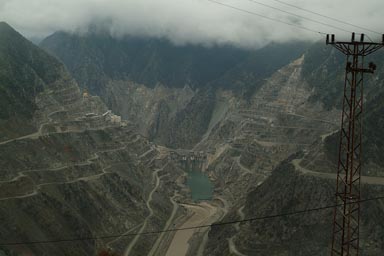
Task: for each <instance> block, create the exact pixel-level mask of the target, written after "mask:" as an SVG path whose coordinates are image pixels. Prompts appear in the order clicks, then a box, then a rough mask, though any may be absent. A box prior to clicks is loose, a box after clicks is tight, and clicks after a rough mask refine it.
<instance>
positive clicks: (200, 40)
mask: <svg viewBox="0 0 384 256" xmlns="http://www.w3.org/2000/svg"><path fill="white" fill-rule="evenodd" d="M213 1H217V2H220V3H223V4H225V5H230V6H233V7H235V8H240V9H242V10H245V11H247V12H250V13H253V14H250V13H246V12H242V11H238V10H235V9H233V8H229V7H227V6H223V5H220V4H217V3H214V2H211V1H209V0H0V17H1V19H3V20H4V21H6V22H8V23H9V24H10V25H11V26H13V27H14V28H15V29H17V30H18V31H20V32H21V33H22V34H24V35H25V36H27V37H45V36H47V35H49V34H51V33H53V32H55V31H57V30H65V31H72V32H86V31H87V30H88V28H89V27H90V26H91V25H94V24H97V25H98V26H102V27H105V28H106V29H108V30H109V31H110V32H111V34H113V35H114V36H117V37H119V36H123V35H137V36H150V37H159V38H167V39H169V40H171V41H172V42H173V43H175V44H187V43H192V44H204V45H213V44H232V45H236V46H239V47H260V46H261V45H264V44H266V43H268V42H271V41H280V42H285V41H291V40H298V39H300V40H320V39H321V38H322V37H323V36H322V35H321V34H318V33H315V32H314V31H318V32H325V33H335V34H337V35H340V36H341V37H347V36H350V35H349V33H348V32H345V31H342V30H346V31H356V32H364V33H367V34H369V36H370V37H371V38H375V39H376V38H379V35H377V34H375V33H372V32H369V31H365V30H363V29H359V28H355V27H352V26H349V25H346V24H342V23H339V22H336V21H334V20H329V19H325V18H323V17H319V16H316V15H314V14H310V13H307V12H303V11H302V10H299V9H297V8H293V7H289V6H287V5H284V4H282V3H281V1H274V0H269V1H267V0H258V1H256V0H255V1H253V0H213ZM282 1H283V0H282ZM284 2H286V3H290V4H293V5H297V6H300V7H302V8H307V9H310V10H312V11H315V12H318V13H321V14H325V15H327V16H331V17H333V18H336V19H338V20H342V21H345V22H349V23H352V24H356V25H359V26H361V27H366V28H369V29H370V30H374V31H379V32H384V29H383V27H382V24H381V23H382V17H384V1H382V0H367V1H349V2H348V7H347V6H346V4H345V1H344V0H323V1H317V0H316V1H315V0H294V1H292V0H284ZM260 3H262V4H264V6H263V5H260ZM265 5H270V6H273V7H275V8H278V9H281V10H284V11H286V12H292V13H295V14H296V15H298V16H305V17H307V18H309V19H313V20H317V21H319V22H321V23H327V24H329V25H332V26H334V27H333V28H332V27H329V26H325V25H321V24H319V23H315V22H313V21H310V20H307V19H303V18H301V17H298V16H292V15H289V14H287V13H284V12H281V11H278V10H276V9H272V8H268V7H266V6H265ZM257 14H259V15H263V16H267V17H270V18H271V19H277V20H280V21H283V22H286V23H290V24H294V25H295V26H290V25H286V24H282V23H279V22H276V21H272V20H268V19H265V18H262V17H260V16H258V15H257ZM298 27H303V28H305V29H300V28H298ZM335 27H339V28H340V29H342V30H339V29H336V28H335ZM310 30H312V31H310Z"/></svg>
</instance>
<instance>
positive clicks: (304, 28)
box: [207, 0, 327, 35]
mask: <svg viewBox="0 0 384 256" xmlns="http://www.w3.org/2000/svg"><path fill="white" fill-rule="evenodd" d="M207 1H209V2H212V3H215V4H218V5H222V6H225V7H227V8H231V9H234V10H237V11H240V12H244V13H248V14H251V15H254V16H258V17H261V18H264V19H268V20H272V21H275V22H279V23H283V24H286V25H289V26H292V27H296V28H299V29H303V30H307V31H310V32H313V33H316V34H322V35H326V34H327V33H324V32H320V31H317V30H314V29H311V28H308V27H304V26H301V25H297V24H295V23H289V22H286V21H283V20H279V19H276V18H273V17H269V16H266V15H263V14H259V13H256V12H253V11H248V10H245V9H241V8H239V7H236V6H233V5H229V4H225V3H222V2H219V1H216V0H207Z"/></svg>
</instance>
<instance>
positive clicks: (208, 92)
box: [41, 32, 306, 148]
mask: <svg viewBox="0 0 384 256" xmlns="http://www.w3.org/2000/svg"><path fill="white" fill-rule="evenodd" d="M41 46H42V47H43V48H44V49H46V50H47V51H48V52H50V53H52V54H53V55H55V56H57V57H58V58H59V59H61V60H62V61H63V62H64V64H65V65H66V66H67V68H68V69H69V71H70V72H71V73H72V75H73V76H74V77H75V78H76V80H77V81H78V82H79V84H80V86H81V87H83V88H88V90H89V91H90V92H91V93H92V94H95V95H99V96H101V98H102V99H103V100H104V101H105V102H106V103H107V105H108V106H109V107H110V108H111V109H112V110H113V111H114V112H116V113H118V114H120V115H122V117H123V118H125V119H127V120H130V121H132V122H134V123H137V124H138V125H139V127H140V131H141V132H142V133H143V135H145V136H147V137H149V138H151V139H153V140H154V141H156V142H158V143H161V144H163V145H166V146H169V147H173V148H179V147H181V148H191V147H192V146H194V145H195V144H196V143H197V142H198V141H199V140H201V136H202V135H203V134H204V133H205V132H206V130H207V128H208V124H209V122H210V120H211V115H212V111H213V105H214V104H215V103H214V98H215V92H216V91H217V90H218V89H220V88H221V89H223V88H226V89H230V90H232V91H233V92H235V93H236V94H237V95H239V96H240V97H241V98H243V97H245V96H249V95H251V94H253V92H254V91H255V90H256V89H257V88H258V86H259V85H260V84H261V83H262V81H263V79H265V78H267V77H269V76H270V75H271V74H272V73H274V72H275V71H276V70H277V69H278V68H280V67H282V66H284V65H286V64H288V63H289V62H290V61H292V60H293V59H295V58H297V57H299V56H300V53H301V52H302V51H303V50H302V47H303V46H304V47H305V46H306V44H305V43H295V44H291V45H285V48H282V47H281V46H280V45H277V44H272V45H270V46H267V47H265V48H263V49H259V50H241V49H236V48H233V47H219V46H214V47H211V48H206V47H203V46H193V45H187V46H174V45H172V44H170V43H169V42H167V41H164V40H156V39H145V38H142V39H137V38H131V37H126V38H121V39H116V38H112V37H111V36H109V35H108V33H90V34H87V35H76V34H68V33H64V32H58V33H55V34H53V35H52V36H50V37H48V38H47V39H45V40H44V41H43V42H42V43H41ZM182 88H184V89H182ZM192 127H193V128H192Z"/></svg>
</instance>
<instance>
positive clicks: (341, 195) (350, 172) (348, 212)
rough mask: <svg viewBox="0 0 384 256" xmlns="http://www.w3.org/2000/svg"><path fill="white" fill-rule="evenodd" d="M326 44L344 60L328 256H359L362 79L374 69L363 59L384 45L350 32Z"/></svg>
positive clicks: (327, 41) (383, 39)
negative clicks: (345, 39) (346, 38)
mask: <svg viewBox="0 0 384 256" xmlns="http://www.w3.org/2000/svg"><path fill="white" fill-rule="evenodd" d="M326 43H327V44H329V45H332V46H334V47H335V48H336V49H338V50H339V51H341V52H342V53H343V54H345V55H346V57H347V64H346V68H345V82H344V96H343V105H342V118H341V129H340V144H339V158H338V169H337V182H336V205H337V206H336V207H335V210H334V216H333V238H332V250H331V255H332V256H339V255H340V256H352V255H353V256H355V255H359V226H360V183H361V165H362V162H361V160H362V159H361V155H362V147H361V136H362V113H363V99H364V97H363V76H364V74H365V73H371V74H372V73H374V71H375V69H376V65H375V64H374V63H372V62H371V63H369V65H368V68H365V67H364V57H366V56H367V55H369V54H371V53H373V52H375V51H377V50H379V49H380V48H382V47H383V46H384V35H383V37H382V42H381V43H374V42H365V41H364V34H360V38H359V40H356V38H355V33H352V39H351V41H350V42H343V41H335V35H327V39H326Z"/></svg>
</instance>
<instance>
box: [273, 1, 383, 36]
mask: <svg viewBox="0 0 384 256" xmlns="http://www.w3.org/2000/svg"><path fill="white" fill-rule="evenodd" d="M273 1H275V2H278V3H281V4H284V5H287V6H290V7H293V8H296V9H299V10H302V11H304V12H308V13H311V14H315V15H317V16H320V17H323V18H326V19H330V20H333V21H336V22H339V23H342V24H345V25H349V26H352V27H355V28H359V29H363V30H366V31H369V32H372V33H376V34H379V35H381V34H382V33H379V32H377V31H374V30H371V29H369V28H365V27H362V26H358V25H354V24H352V23H349V22H346V21H342V20H339V19H336V18H332V17H329V16H327V15H324V14H321V13H318V12H314V11H311V10H308V9H305V8H303V7H300V6H297V5H293V4H290V3H287V2H284V1H281V0H273Z"/></svg>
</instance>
